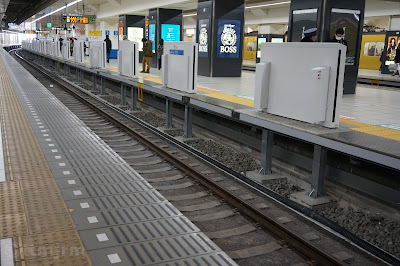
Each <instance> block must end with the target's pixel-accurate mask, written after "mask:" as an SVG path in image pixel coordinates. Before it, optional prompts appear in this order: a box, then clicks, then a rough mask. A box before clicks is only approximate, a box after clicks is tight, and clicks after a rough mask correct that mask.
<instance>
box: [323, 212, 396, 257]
mask: <svg viewBox="0 0 400 266" xmlns="http://www.w3.org/2000/svg"><path fill="white" fill-rule="evenodd" d="M318 212H319V214H321V215H323V216H325V217H326V218H328V219H330V220H332V221H333V222H336V223H337V224H338V225H340V226H342V227H343V228H345V229H347V230H348V231H350V232H352V233H353V234H355V235H356V236H358V237H360V238H362V239H364V240H365V241H367V242H369V243H371V244H372V245H375V246H377V247H380V248H381V249H383V250H386V251H387V252H389V253H390V254H393V255H395V256H396V257H398V258H400V223H399V222H397V221H393V220H391V219H388V218H386V217H384V216H382V215H380V214H379V213H369V212H366V211H362V210H354V209H353V208H351V207H349V208H347V209H346V208H340V207H331V208H329V207H327V208H324V209H321V210H319V211H318Z"/></svg>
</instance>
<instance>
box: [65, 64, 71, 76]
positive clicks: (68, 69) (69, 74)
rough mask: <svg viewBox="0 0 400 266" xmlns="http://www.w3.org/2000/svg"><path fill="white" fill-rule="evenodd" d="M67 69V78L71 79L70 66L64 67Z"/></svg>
mask: <svg viewBox="0 0 400 266" xmlns="http://www.w3.org/2000/svg"><path fill="white" fill-rule="evenodd" d="M64 66H65V67H66V68H67V78H69V77H71V69H70V67H69V65H64Z"/></svg>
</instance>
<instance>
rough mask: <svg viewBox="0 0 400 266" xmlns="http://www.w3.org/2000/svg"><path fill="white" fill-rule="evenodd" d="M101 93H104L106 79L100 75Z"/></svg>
mask: <svg viewBox="0 0 400 266" xmlns="http://www.w3.org/2000/svg"><path fill="white" fill-rule="evenodd" d="M101 95H106V79H105V78H104V77H101Z"/></svg>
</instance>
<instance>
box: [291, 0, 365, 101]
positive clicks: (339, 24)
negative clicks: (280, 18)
mask: <svg viewBox="0 0 400 266" xmlns="http://www.w3.org/2000/svg"><path fill="white" fill-rule="evenodd" d="M364 11H365V0H352V1H348V0H292V1H291V4H290V14H289V31H288V41H289V42H300V41H301V39H302V38H303V36H304V31H305V30H307V29H311V28H318V31H317V42H334V41H335V40H336V38H335V33H336V31H337V30H338V29H343V31H344V35H343V37H342V38H343V39H342V40H341V42H343V43H345V44H346V46H347V53H346V70H345V77H344V84H343V87H344V91H343V93H344V94H355V91H356V86H357V77H358V65H359V59H360V51H361V39H362V32H363V26H364Z"/></svg>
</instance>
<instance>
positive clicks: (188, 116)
mask: <svg viewBox="0 0 400 266" xmlns="http://www.w3.org/2000/svg"><path fill="white" fill-rule="evenodd" d="M192 115H193V108H192V107H190V106H189V105H185V122H184V135H183V137H184V138H192V137H193V135H192V122H193V116H192Z"/></svg>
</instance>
